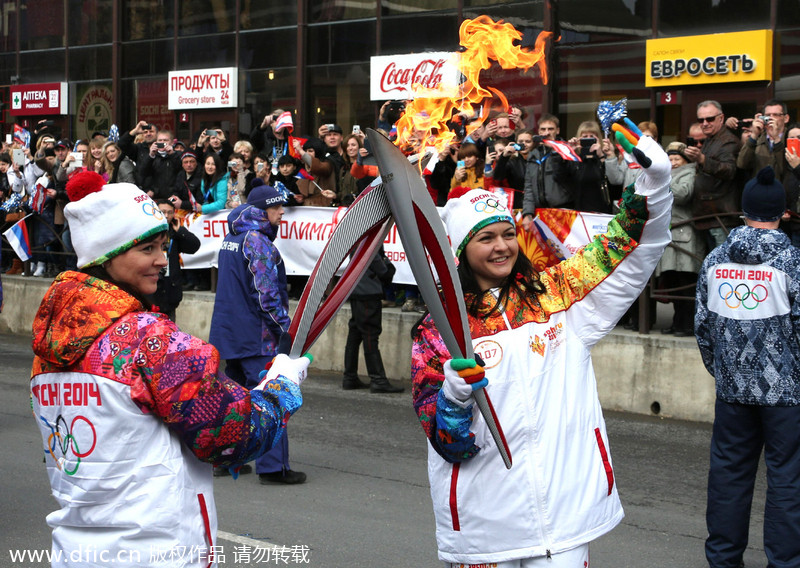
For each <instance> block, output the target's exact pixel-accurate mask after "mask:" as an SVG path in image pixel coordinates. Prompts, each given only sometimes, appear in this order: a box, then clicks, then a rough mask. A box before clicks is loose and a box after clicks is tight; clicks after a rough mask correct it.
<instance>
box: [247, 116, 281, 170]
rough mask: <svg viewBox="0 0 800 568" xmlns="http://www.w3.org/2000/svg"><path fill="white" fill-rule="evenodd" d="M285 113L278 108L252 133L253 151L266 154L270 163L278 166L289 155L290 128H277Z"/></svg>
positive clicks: (265, 117)
mask: <svg viewBox="0 0 800 568" xmlns="http://www.w3.org/2000/svg"><path fill="white" fill-rule="evenodd" d="M284 112H285V111H284V110H283V109H282V108H276V109H275V110H273V111H272V113H270V114H268V115H266V116H264V119H263V120H262V121H261V124H259V125H258V126H256V127H255V128H254V129H253V131H252V132H251V133H250V141H251V142H252V144H253V151H254V152H255V153H259V154H265V155H266V156H267V158H268V159H269V161H270V163H271V164H274V165H276V166H277V163H278V159H279V158H280V157H281V156H285V155H286V154H288V153H289V134H291V130H290V128H289V127H288V126H281V128H276V127H277V122H278V117H279V116H280V115H281V114H283V113H284Z"/></svg>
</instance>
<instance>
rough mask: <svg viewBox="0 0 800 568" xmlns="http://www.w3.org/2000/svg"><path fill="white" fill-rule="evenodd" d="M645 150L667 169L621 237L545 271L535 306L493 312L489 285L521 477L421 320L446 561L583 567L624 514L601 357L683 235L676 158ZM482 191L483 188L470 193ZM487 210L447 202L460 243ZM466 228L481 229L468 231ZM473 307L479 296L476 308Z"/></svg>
mask: <svg viewBox="0 0 800 568" xmlns="http://www.w3.org/2000/svg"><path fill="white" fill-rule="evenodd" d="M638 147H639V148H640V149H642V150H643V151H644V152H645V153H646V154H647V155H648V156H649V157H651V158H652V160H653V165H652V166H651V167H650V168H649V169H648V170H645V173H643V174H642V176H640V178H639V180H638V181H637V183H636V186H635V192H634V191H633V190H632V189H631V188H629V189H628V190H627V191H626V192H625V193H624V196H623V207H622V210H621V211H620V213H619V214H618V215H616V217H614V219H613V220H612V221H611V222H610V223H609V225H608V229H607V232H606V233H605V234H603V235H599V236H598V237H596V238H595V239H594V240H593V241H592V242H591V243H589V244H588V245H586V246H585V247H584V248H582V249H581V250H579V251H578V252H577V253H576V254H575V255H574V256H572V257H571V258H569V259H567V260H565V261H563V262H561V263H560V264H558V265H556V266H552V267H549V268H547V269H546V270H544V271H543V272H541V273H540V274H539V278H540V279H541V283H542V284H543V285H544V287H545V289H546V293H544V294H535V293H534V292H530V297H528V298H527V300H528V301H529V303H530V305H529V304H528V303H526V302H524V301H523V298H522V297H520V295H519V294H517V293H516V292H515V289H514V288H512V289H511V293H510V294H509V297H508V300H507V302H506V303H505V304H504V305H502V306H501V307H500V309H497V310H494V311H492V312H491V313H489V312H490V307H491V306H492V305H494V302H496V299H495V296H494V295H493V294H494V292H493V291H492V290H489V291H486V292H485V296H484V299H483V300H482V301H481V311H482V313H485V314H487V313H488V315H487V316H482V317H474V316H473V315H470V316H469V325H470V332H471V335H472V338H473V347H474V350H475V353H476V354H478V355H480V357H481V358H482V359H483V361H484V365H483V367H484V369H485V374H486V378H487V379H488V381H489V382H488V386H487V387H486V393H487V394H488V395H489V396H490V397H491V401H492V404H493V406H494V409H495V411H496V414H497V418H498V422H499V423H500V425H501V426H502V428H503V430H504V433H505V437H506V440H507V442H508V445H509V447H510V452H511V456H512V459H513V466H512V467H511V469H506V468H505V466H504V464H503V461H502V459H501V457H500V454H499V453H498V451H497V447H496V445H495V443H494V441H493V439H492V436H491V434H490V433H489V431H488V429H487V427H486V423H485V421H484V420H483V418H482V415H481V414H480V412H478V409H477V407H476V406H475V405H472V404H469V405H466V408H465V407H463V406H462V405H460V404H458V403H456V402H454V401H452V400H451V399H449V398H448V397H447V396H446V395H445V392H446V389H443V388H442V386H443V382H444V377H445V373H444V370H443V364H444V363H446V362H447V361H448V360H450V359H451V358H452V357H451V355H450V354H449V353H448V351H447V349H446V347H445V345H444V343H443V341H442V338H441V336H440V334H439V332H438V331H437V329H436V327H435V326H434V324H433V321H432V319H431V318H430V316H427V317H426V318H425V320H424V321H423V323H422V324H421V325H420V328H419V330H418V334H417V336H416V338H415V342H414V345H413V354H412V377H413V399H414V406H415V409H416V411H417V414H418V416H419V419H420V421H421V423H422V426H423V429H424V431H425V434H426V435H427V437H428V441H429V447H428V475H429V479H430V485H431V496H432V500H433V506H434V513H435V517H436V538H437V543H438V548H439V558H440V559H441V560H442V561H444V562H450V563H464V564H479V563H480V564H483V563H501V564H500V565H501V566H505V565H506V564H504V563H506V562H509V566H519V565H520V564H519V562H522V563H523V564H522V565H525V566H528V565H534V564H535V562H536V560H531V559H534V558H541V559H542V560H544V559H548V560H549V559H550V558H551V557H552V558H553V559H556V558H557V557H560V558H562V561H560V563H559V562H556V563H554V564H547V566H551V565H552V566H566V565H570V566H575V565H581V566H583V565H584V564H583V562H581V563H580V564H574V563H571V564H570V562H572V560H568V557H570V556H571V555H574V552H577V551H578V550H579V549H580V548H581V547H584V548H586V549H588V543H589V542H590V541H591V540H593V539H596V538H597V537H599V536H601V535H603V534H605V533H607V532H609V531H610V530H611V529H612V528H614V526H616V525H617V524H618V523H619V522H620V520H621V519H622V517H623V510H622V506H621V504H620V500H619V497H618V494H617V486H616V483H615V481H614V469H613V467H612V461H611V456H610V453H609V443H608V437H607V434H606V426H605V422H604V419H603V413H602V409H601V407H600V402H599V400H598V395H597V386H596V381H595V376H594V370H593V368H592V361H591V355H590V351H591V348H592V346H594V345H595V344H596V343H597V342H598V341H599V340H600V339H602V338H603V337H604V336H605V335H606V334H607V333H608V332H609V331H611V330H612V329H613V328H614V325H615V324H616V322H617V321H618V320H619V319H620V318H621V317H622V315H623V314H624V313H625V310H626V309H627V308H628V307H629V306H630V304H631V303H632V302H633V301H634V300H635V299H636V298H637V297H638V296H639V293H640V292H641V290H642V289H643V287H644V286H645V284H646V282H647V281H648V279H649V277H650V274H651V273H652V271H653V269H654V268H655V266H656V264H657V262H658V259H659V258H660V256H661V253H662V251H663V249H664V247H665V246H666V245H667V243H668V242H669V241H670V233H669V229H668V225H669V220H670V212H671V205H672V196H671V194H670V192H669V182H670V164H669V161H668V159H667V156H666V154H664V153H663V151H662V150H661V149H660V148H659V147H658V146H657V144H656V143H655V142H654V141H653V140H652V139H650V138H647V137H642V139H641V140H640V142H639V146H638ZM472 193H477V192H475V191H473V192H470V193H468V194H466V196H464V197H462V198H461V199H462V200H463V199H466V198H467V197H469V196H470V195H471V194H472ZM452 201H454V200H451V202H452ZM472 201H473V202H476V201H480V199H479V198H477V197H475V198H473V199H472ZM467 203H469V202H467ZM448 205H450V203H448ZM478 205H485V204H482V203H480V202H478V203H477V205H475V207H474V209H472V210H471V212H468V213H467V214H461V212H460V211H459V210H458V209H457V208H454V209H453V211H452V212H451V214H450V216H449V217H448V213H447V208H446V212H445V222H446V223H447V226H448V233H449V234H450V236H451V238H452V242H453V246H454V247H456V245H457V244H458V242H460V241H459V240H458V239H457V238H453V235H454V232H455V233H458V232H459V231H460V232H461V234H465V238H464V240H463V244H464V245H465V244H466V243H467V242H468V241H469V239H470V238H471V237H472V236H473V235H474V234H475V233H476V232H477V231H478V230H480V228H481V227H483V226H486V225H487V224H488V223H491V222H492V221H491V220H490V221H488V222H487V221H481V222H479V223H478V224H474V222H469V223H468V222H467V220H468V219H469V218H470V216H475V215H476V214H475V211H477V210H478V209H479V207H478ZM470 207H472V206H471V205H470ZM480 209H481V210H483V211H487V210H489V209H491V208H489V207H485V206H483V207H481V208H480ZM506 216H507V218H508V219H510V216H508V214H507V213H506ZM499 220H505V219H499ZM509 222H510V221H509ZM465 224H466V225H469V226H471V227H473V228H472V230H469V229H468V228H458V227H459V226H462V227H463V226H464V225H465ZM467 231H469V232H467ZM462 246H463V245H462ZM458 252H460V251H457V254H458ZM509 277H513V276H509ZM495 290H497V289H495ZM472 300H473V298H472V297H471V296H470V295H469V294H467V298H466V302H467V305H470V302H471V301H472ZM572 551H574V552H572ZM582 554H583V553H582ZM586 554H588V551H587V552H586ZM525 559H528V560H525ZM587 561H588V560H587ZM531 562H533V563H534V564H530V563H531ZM535 565H538V564H535Z"/></svg>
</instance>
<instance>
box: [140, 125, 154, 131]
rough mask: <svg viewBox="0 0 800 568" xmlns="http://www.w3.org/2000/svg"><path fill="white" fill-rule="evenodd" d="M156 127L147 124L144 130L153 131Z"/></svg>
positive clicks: (143, 127)
mask: <svg viewBox="0 0 800 568" xmlns="http://www.w3.org/2000/svg"><path fill="white" fill-rule="evenodd" d="M153 128H154V126H153V125H152V124H145V125H144V126H142V130H153Z"/></svg>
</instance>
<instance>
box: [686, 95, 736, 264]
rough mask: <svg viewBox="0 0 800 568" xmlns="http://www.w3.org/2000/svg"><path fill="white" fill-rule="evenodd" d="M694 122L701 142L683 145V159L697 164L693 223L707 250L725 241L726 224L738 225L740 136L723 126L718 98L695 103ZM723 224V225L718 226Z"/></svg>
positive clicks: (722, 116)
mask: <svg viewBox="0 0 800 568" xmlns="http://www.w3.org/2000/svg"><path fill="white" fill-rule="evenodd" d="M697 122H699V123H700V128H701V130H702V131H703V136H704V140H703V144H702V146H701V147H698V146H687V147H686V151H685V154H686V158H687V159H688V160H689V161H690V162H694V163H695V164H696V165H697V168H696V170H697V171H696V174H695V178H694V197H693V202H692V216H693V217H706V218H705V219H699V220H696V221H695V223H694V226H695V228H696V229H698V230H700V231H704V232H705V234H704V235H703V237H702V238H705V240H706V243H707V245H708V250H712V249H714V248H716V247H718V246H719V245H721V244H722V243H724V242H725V239H726V237H727V234H728V232H727V231H726V230H725V228H726V227H736V226H738V225H740V224H741V223H740V222H739V217H738V215H735V213H737V212H738V211H739V189H738V186H737V184H736V157H737V156H738V154H739V139H738V138H737V137H736V135H735V134H734V133H733V132H731V131H730V130H728V129H727V128H725V114H724V113H723V112H722V105H720V104H719V103H718V102H717V101H711V100H709V101H703V102H701V103H700V104H699V105H697ZM720 223H722V224H723V225H724V226H720Z"/></svg>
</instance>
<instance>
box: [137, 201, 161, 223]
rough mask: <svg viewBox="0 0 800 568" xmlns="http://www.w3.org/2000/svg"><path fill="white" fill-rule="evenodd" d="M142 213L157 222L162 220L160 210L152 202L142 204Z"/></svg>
mask: <svg viewBox="0 0 800 568" xmlns="http://www.w3.org/2000/svg"><path fill="white" fill-rule="evenodd" d="M142 211H144V212H145V214H146V215H150V216H151V217H155V218H156V220H158V221H160V220H161V219H163V218H164V214H163V213H162V212H161V209H159V208H158V207H156V204H155V203H154V202H153V201H152V200H148V201H145V202H144V203H142Z"/></svg>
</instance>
